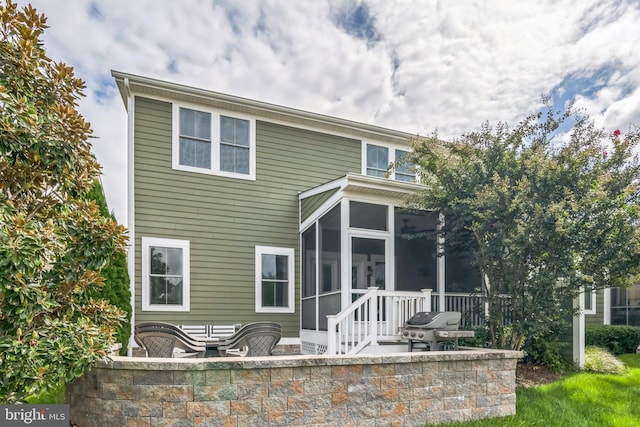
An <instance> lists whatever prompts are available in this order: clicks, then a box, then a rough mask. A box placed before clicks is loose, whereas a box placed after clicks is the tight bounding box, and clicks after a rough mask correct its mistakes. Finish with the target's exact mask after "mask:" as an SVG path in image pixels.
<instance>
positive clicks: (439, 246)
mask: <svg viewBox="0 0 640 427" xmlns="http://www.w3.org/2000/svg"><path fill="white" fill-rule="evenodd" d="M442 226H444V215H442V214H439V215H438V234H437V239H436V253H443V254H444V237H442V236H440V233H439V231H440V229H441V228H442ZM437 260H438V266H437V268H436V271H437V273H436V275H437V277H438V279H437V281H438V311H447V307H446V304H447V299H446V295H445V291H446V290H445V279H446V277H445V269H446V266H447V264H446V259H445V255H442V256H439V257H437ZM429 298H431V296H429ZM429 308H431V299H429ZM429 311H431V310H429Z"/></svg>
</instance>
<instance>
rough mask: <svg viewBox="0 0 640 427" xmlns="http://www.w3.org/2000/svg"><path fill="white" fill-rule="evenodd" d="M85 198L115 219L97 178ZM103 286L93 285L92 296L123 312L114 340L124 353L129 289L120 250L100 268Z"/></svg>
mask: <svg viewBox="0 0 640 427" xmlns="http://www.w3.org/2000/svg"><path fill="white" fill-rule="evenodd" d="M86 198H87V200H93V201H94V202H95V203H96V205H97V206H98V209H99V211H100V215H102V216H104V217H110V218H112V219H113V220H114V221H115V217H114V215H113V214H112V213H110V212H109V207H108V206H107V200H106V198H105V197H104V193H103V191H102V185H101V184H100V181H99V180H96V181H94V183H93V186H92V187H91V189H90V190H89V192H88V193H87V195H86ZM101 275H102V277H103V278H104V286H101V287H94V288H93V289H92V291H93V297H94V298H98V299H103V300H107V301H109V303H111V305H114V306H116V307H118V308H119V309H120V310H122V311H124V312H125V319H124V320H123V321H122V322H121V323H120V325H118V326H116V341H117V342H119V343H120V344H122V348H121V351H120V353H121V354H125V353H126V351H127V345H128V344H129V337H130V335H131V324H130V322H129V319H131V311H132V310H131V291H130V289H129V269H128V266H127V256H126V254H125V253H124V252H122V251H121V250H117V251H116V252H115V253H113V254H112V255H111V257H110V259H109V264H107V266H106V267H104V268H103V269H102V272H101Z"/></svg>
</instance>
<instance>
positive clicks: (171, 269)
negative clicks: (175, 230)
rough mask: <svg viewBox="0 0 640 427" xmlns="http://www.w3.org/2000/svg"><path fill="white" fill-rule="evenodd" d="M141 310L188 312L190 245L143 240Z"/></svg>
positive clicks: (153, 239) (174, 241)
mask: <svg viewBox="0 0 640 427" xmlns="http://www.w3.org/2000/svg"><path fill="white" fill-rule="evenodd" d="M142 310H143V311H148V310H156V311H189V241H188V240H173V239H159V238H150V237H143V238H142Z"/></svg>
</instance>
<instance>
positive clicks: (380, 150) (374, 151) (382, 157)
mask: <svg viewBox="0 0 640 427" xmlns="http://www.w3.org/2000/svg"><path fill="white" fill-rule="evenodd" d="M388 168H389V149H388V148H387V147H381V146H379V145H372V144H367V175H371V176H380V177H384V176H385V175H386V174H387V169H388Z"/></svg>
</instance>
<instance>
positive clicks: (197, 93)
mask: <svg viewBox="0 0 640 427" xmlns="http://www.w3.org/2000/svg"><path fill="white" fill-rule="evenodd" d="M111 76H113V78H114V79H115V80H116V83H117V86H118V90H119V91H120V96H121V97H122V99H123V101H124V102H125V105H126V96H127V94H126V93H125V90H124V81H125V80H126V81H128V84H129V87H130V88H131V91H132V92H133V93H141V94H145V93H146V94H150V95H151V94H156V95H157V93H158V91H159V92H161V93H163V94H164V95H165V96H167V97H175V96H176V95H183V96H184V95H186V96H192V97H196V98H200V99H203V100H204V99H206V100H214V101H216V102H219V103H221V104H224V105H227V106H229V107H231V108H233V107H235V109H241V110H247V109H248V110H250V111H251V112H252V113H253V114H255V115H257V116H261V117H265V118H269V117H271V118H276V119H278V120H282V121H285V122H292V123H300V122H304V123H307V124H308V125H310V126H315V127H319V128H325V129H326V128H328V127H329V128H335V129H337V130H339V131H342V132H346V133H355V134H362V133H365V134H371V135H377V136H379V137H384V138H392V139H394V140H402V141H404V142H405V143H406V142H407V141H409V140H411V139H413V138H415V137H416V134H411V133H407V132H402V131H398V130H394V129H389V128H385V127H381V126H375V125H370V124H366V123H361V122H356V121H353V120H347V119H342V118H339V117H333V116H328V115H324V114H318V113H312V112H309V111H304V110H299V109H295V108H290V107H284V106H281V105H276V104H270V103H267V102H262V101H256V100H253V99H248V98H242V97H239V96H234V95H228V94H224V93H220V92H214V91H211V90H206V89H201V88H196V87H193V86H187V85H182V84H178V83H173V82H169V81H165V80H158V79H154V78H151V77H143V76H138V75H135V74H129V73H125V72H122V71H116V70H111Z"/></svg>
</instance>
